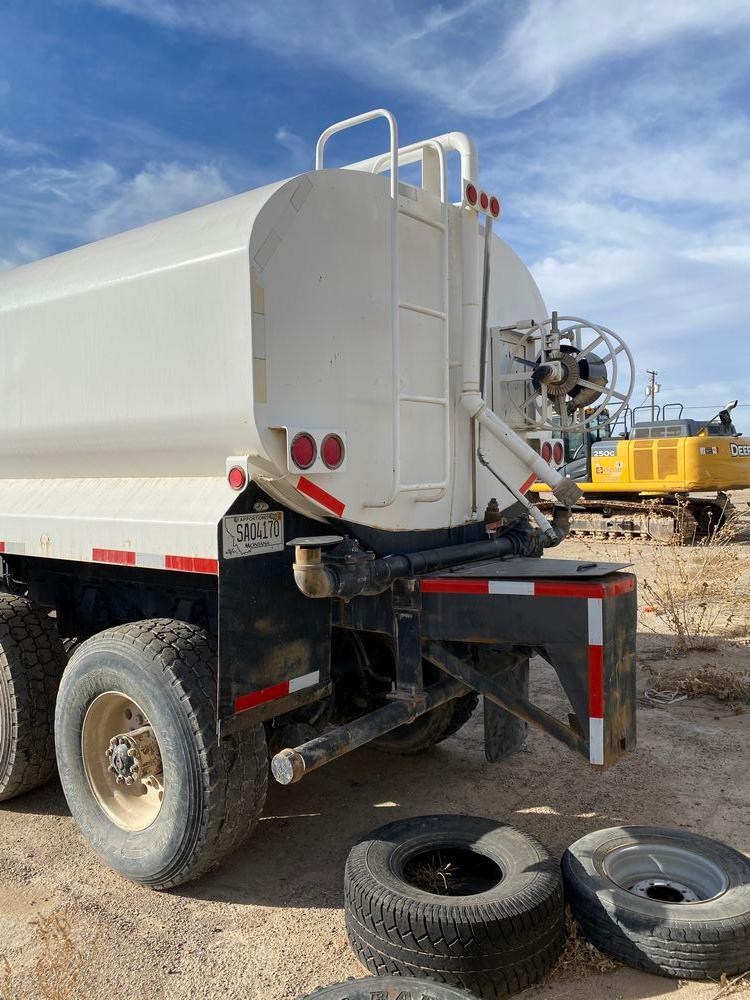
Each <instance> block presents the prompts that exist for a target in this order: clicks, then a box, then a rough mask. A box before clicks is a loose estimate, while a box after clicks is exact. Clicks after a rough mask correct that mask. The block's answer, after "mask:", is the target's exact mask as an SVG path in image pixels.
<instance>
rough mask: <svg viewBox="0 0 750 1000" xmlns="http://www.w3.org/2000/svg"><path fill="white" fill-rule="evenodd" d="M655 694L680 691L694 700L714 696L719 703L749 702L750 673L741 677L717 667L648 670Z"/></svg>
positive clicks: (675, 667)
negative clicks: (701, 696)
mask: <svg viewBox="0 0 750 1000" xmlns="http://www.w3.org/2000/svg"><path fill="white" fill-rule="evenodd" d="M649 671H650V673H651V674H652V676H653V681H652V684H651V686H652V688H653V689H654V690H655V691H679V692H680V694H687V695H690V696H691V697H697V696H698V695H711V696H712V697H714V698H718V699H719V700H720V701H729V702H732V703H734V702H742V701H750V670H742V671H740V672H739V673H738V672H736V671H733V670H730V669H729V668H728V667H721V666H718V665H717V664H715V663H704V664H703V665H701V666H698V667H695V666H691V667H683V666H682V665H678V666H670V667H666V668H661V669H658V670H657V669H654V668H651V667H649Z"/></svg>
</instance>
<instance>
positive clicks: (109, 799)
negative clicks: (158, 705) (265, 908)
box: [81, 691, 165, 833]
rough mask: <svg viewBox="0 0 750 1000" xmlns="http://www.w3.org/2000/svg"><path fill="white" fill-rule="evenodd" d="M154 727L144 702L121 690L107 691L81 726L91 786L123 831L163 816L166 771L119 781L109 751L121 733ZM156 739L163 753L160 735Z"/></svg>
mask: <svg viewBox="0 0 750 1000" xmlns="http://www.w3.org/2000/svg"><path fill="white" fill-rule="evenodd" d="M144 727H150V722H149V719H148V717H147V715H146V713H145V712H144V711H143V709H142V708H141V707H140V705H139V704H138V703H137V702H135V701H133V699H132V698H129V697H128V696H127V695H125V694H122V692H120V691H105V692H103V693H102V694H100V695H97V697H96V698H94V700H93V701H92V702H91V704H90V705H89V707H88V709H87V711H86V715H85V717H84V720H83V727H82V729H81V756H82V758H83V768H84V771H85V773H86V778H87V779H88V783H89V788H90V789H91V792H92V794H93V796H94V798H95V800H96V802H97V804H98V805H99V807H100V808H101V809H102V811H103V812H104V813H106V815H107V816H108V817H109V819H111V820H112V822H113V823H114V824H115V825H116V826H118V827H120V829H121V830H127V831H128V832H131V833H134V832H140V831H142V830H146V829H147V828H148V827H149V826H151V824H152V823H153V822H154V821H155V820H156V818H157V816H158V815H159V813H160V811H161V808H162V804H163V800H164V791H165V788H164V774H163V773H162V772H161V771H160V773H158V774H147V775H145V776H142V777H141V776H139V777H135V778H134V780H133V783H132V784H127V785H126V784H124V783H121V782H118V781H117V777H116V774H115V773H113V771H112V769H111V768H110V761H111V757H108V756H107V750H108V748H110V746H111V743H112V741H113V740H115V739H116V738H117V737H118V736H124V737H128V736H129V734H130V733H133V732H140V731H142V729H143V728H144ZM152 732H153V739H154V741H155V743H156V747H157V749H158V752H159V756H160V755H161V750H160V746H159V740H158V735H157V734H156V732H155V731H154V730H153V729H152Z"/></svg>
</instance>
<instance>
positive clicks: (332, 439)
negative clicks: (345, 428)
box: [320, 434, 344, 469]
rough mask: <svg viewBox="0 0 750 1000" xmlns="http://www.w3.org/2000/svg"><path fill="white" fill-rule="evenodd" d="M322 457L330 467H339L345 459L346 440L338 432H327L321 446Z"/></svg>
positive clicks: (324, 462)
mask: <svg viewBox="0 0 750 1000" xmlns="http://www.w3.org/2000/svg"><path fill="white" fill-rule="evenodd" d="M320 457H321V458H322V459H323V464H324V465H325V466H326V468H328V469H338V467H339V466H340V465H341V463H342V462H343V461H344V442H343V441H342V440H341V438H340V437H339V436H338V434H326V436H325V437H324V438H323V444H322V445H321V446H320Z"/></svg>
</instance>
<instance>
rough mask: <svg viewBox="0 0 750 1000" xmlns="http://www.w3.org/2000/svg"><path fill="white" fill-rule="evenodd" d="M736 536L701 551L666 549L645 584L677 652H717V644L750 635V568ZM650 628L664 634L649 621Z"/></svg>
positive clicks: (728, 531) (721, 535) (719, 536)
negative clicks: (735, 541) (747, 577)
mask: <svg viewBox="0 0 750 1000" xmlns="http://www.w3.org/2000/svg"><path fill="white" fill-rule="evenodd" d="M733 536H734V527H733V525H732V524H728V525H727V526H726V528H722V529H721V531H717V532H715V533H714V534H712V535H711V536H710V537H709V538H706V539H705V540H704V541H702V542H700V543H699V544H698V545H695V546H691V547H686V546H678V545H670V546H665V547H664V548H663V549H661V550H660V551H659V555H658V557H657V559H656V568H655V572H654V575H653V577H652V579H651V580H644V581H643V582H642V589H643V593H644V594H645V597H646V601H647V604H648V605H649V606H650V609H651V610H652V612H653V614H654V616H655V618H656V620H657V621H658V622H659V623H660V624H661V625H662V626H663V627H664V628H666V630H667V633H668V634H669V635H671V636H672V637H673V640H674V641H673V645H672V647H671V651H672V652H680V653H682V652H686V651H688V650H691V649H711V648H715V647H716V641H717V639H720V638H729V637H730V636H734V635H737V634H738V633H741V632H743V630H744V632H745V633H746V632H747V629H748V624H749V623H750V598H749V597H748V594H747V589H748V588H747V586H746V585H745V584H744V583H743V582H741V581H742V578H743V576H745V575H746V574H747V572H748V563H747V559H744V560H743V559H742V555H741V549H740V548H739V547H738V546H736V545H733V544H732V538H733ZM644 625H645V627H646V628H648V629H649V630H650V631H651V632H654V633H656V634H660V630H659V629H658V628H656V627H654V626H653V625H652V624H651V623H650V622H649V621H644Z"/></svg>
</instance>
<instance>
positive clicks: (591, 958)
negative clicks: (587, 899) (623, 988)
mask: <svg viewBox="0 0 750 1000" xmlns="http://www.w3.org/2000/svg"><path fill="white" fill-rule="evenodd" d="M619 968H620V963H619V962H616V961H615V960H614V958H610V957H609V955H605V954H604V953H603V952H601V951H599V950H598V948H595V947H594V946H593V944H591V942H590V941H587V940H586V938H585V937H584V936H583V931H582V930H581V928H580V925H579V923H578V921H577V920H576V919H575V917H574V916H573V914H572V913H571V912H570V909H569V908H568V907H566V908H565V948H564V949H563V953H562V955H560V957H559V958H558V960H557V963H556V965H555V967H554V968H553V969H552V971H551V972H550V977H552V976H554V977H557V978H573V977H578V976H590V975H595V974H598V975H606V974H608V973H610V972H615V970H616V969H619Z"/></svg>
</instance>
